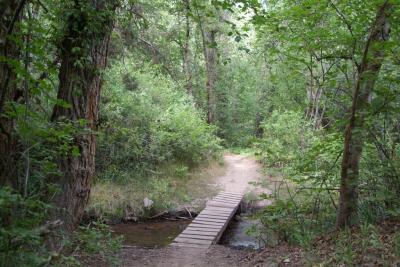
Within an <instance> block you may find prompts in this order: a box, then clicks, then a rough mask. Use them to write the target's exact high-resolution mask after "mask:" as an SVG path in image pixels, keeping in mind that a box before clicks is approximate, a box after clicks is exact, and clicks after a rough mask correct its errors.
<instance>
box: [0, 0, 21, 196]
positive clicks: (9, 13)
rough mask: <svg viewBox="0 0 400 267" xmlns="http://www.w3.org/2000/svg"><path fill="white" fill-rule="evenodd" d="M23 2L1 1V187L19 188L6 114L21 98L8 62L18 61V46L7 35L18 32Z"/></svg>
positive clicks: (10, 125) (15, 142) (14, 143)
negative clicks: (11, 104) (11, 105)
mask: <svg viewBox="0 0 400 267" xmlns="http://www.w3.org/2000/svg"><path fill="white" fill-rule="evenodd" d="M25 3H26V1H24V0H20V1H18V0H8V1H0V56H1V58H0V186H4V185H8V186H11V187H13V188H14V189H19V187H20V183H19V182H18V174H17V164H18V159H19V155H20V154H19V153H18V138H17V136H16V134H15V131H14V120H13V118H10V117H8V116H7V115H6V113H7V110H8V109H9V108H10V106H9V104H10V103H11V102H12V101H17V100H18V98H19V96H21V94H20V91H19V90H17V84H16V76H17V75H16V73H15V71H14V69H13V67H12V65H11V64H10V62H12V61H15V60H19V56H20V47H19V46H18V44H17V43H16V42H14V41H13V40H12V39H11V38H10V36H11V35H12V34H14V33H15V32H17V31H18V30H19V29H18V27H19V23H20V22H21V19H22V10H23V8H24V5H25Z"/></svg>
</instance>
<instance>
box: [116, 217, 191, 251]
mask: <svg viewBox="0 0 400 267" xmlns="http://www.w3.org/2000/svg"><path fill="white" fill-rule="evenodd" d="M189 223H190V221H189V220H178V221H158V222H145V223H135V224H116V225H113V226H112V227H111V229H112V230H113V232H114V233H113V234H114V235H115V236H119V235H123V236H124V241H123V244H124V245H129V246H138V247H148V248H156V247H164V246H167V245H168V244H170V243H171V242H172V241H173V240H174V238H175V237H177V236H178V235H179V234H180V233H181V232H182V231H183V230H184V229H185V228H186V226H187V225H188V224H189Z"/></svg>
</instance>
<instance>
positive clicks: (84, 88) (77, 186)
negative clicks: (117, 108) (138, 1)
mask: <svg viewBox="0 0 400 267" xmlns="http://www.w3.org/2000/svg"><path fill="white" fill-rule="evenodd" d="M116 2H117V1H116V0H97V1H96V0H91V1H89V3H88V1H87V0H75V1H74V5H73V7H72V8H71V9H72V10H69V11H70V12H68V13H69V14H71V15H70V16H69V17H68V18H67V27H66V29H65V32H64V35H63V39H62V43H61V47H60V59H61V67H60V72H59V88H58V96H57V97H58V99H62V100H64V101H66V102H68V103H69V104H70V105H71V107H70V108H65V107H62V106H55V107H54V110H53V114H52V120H53V121H55V122H57V121H67V122H72V124H73V125H74V126H76V127H79V125H80V121H82V120H84V121H85V122H86V126H85V128H86V129H82V132H80V133H78V134H77V135H76V136H74V141H73V144H74V145H75V146H76V147H77V148H78V149H79V155H74V154H73V153H72V152H71V153H69V154H68V155H67V156H65V157H64V158H61V159H60V160H59V163H58V164H59V169H60V171H61V172H62V173H63V176H62V177H61V178H60V180H59V181H58V182H57V183H58V184H59V186H60V192H58V194H57V195H56V197H55V204H56V205H57V207H58V208H59V210H58V212H57V214H56V217H57V218H58V219H61V220H62V221H63V222H64V228H65V230H67V231H69V230H72V229H74V227H75V226H76V225H77V224H78V223H79V221H80V220H81V218H82V215H83V212H84V208H85V206H86V204H87V202H88V200H89V194H90V189H91V184H92V180H93V176H94V170H95V162H94V160H95V150H96V134H95V132H94V131H95V130H96V124H97V120H98V113H99V102H100V90H101V84H102V82H101V75H100V73H101V70H102V69H104V68H105V66H106V60H107V50H108V43H109V39H110V34H111V30H112V26H113V12H114V10H115V8H116ZM91 16H96V17H95V18H94V17H91ZM85 18H86V19H85Z"/></svg>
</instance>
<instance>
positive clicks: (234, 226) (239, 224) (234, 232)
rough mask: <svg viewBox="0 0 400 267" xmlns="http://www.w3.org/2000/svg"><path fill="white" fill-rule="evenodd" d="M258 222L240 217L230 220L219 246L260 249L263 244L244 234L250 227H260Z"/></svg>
mask: <svg viewBox="0 0 400 267" xmlns="http://www.w3.org/2000/svg"><path fill="white" fill-rule="evenodd" d="M260 225H261V223H260V221H259V220H253V219H250V218H247V217H240V219H239V220H232V221H231V223H230V224H229V226H228V228H227V229H226V231H225V233H224V235H223V236H222V238H221V241H220V244H222V245H225V246H229V247H233V248H238V249H260V248H262V247H263V245H264V243H263V242H262V241H261V240H259V239H258V238H256V237H252V236H249V235H248V234H247V233H246V232H247V230H248V229H249V228H251V227H256V228H258V227H260Z"/></svg>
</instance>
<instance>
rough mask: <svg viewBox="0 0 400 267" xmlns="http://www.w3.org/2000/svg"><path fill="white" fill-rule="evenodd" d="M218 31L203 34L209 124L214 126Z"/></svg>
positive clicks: (206, 31) (208, 31)
mask: <svg viewBox="0 0 400 267" xmlns="http://www.w3.org/2000/svg"><path fill="white" fill-rule="evenodd" d="M216 33H217V31H216V30H202V34H203V52H204V59H205V62H206V74H207V80H206V90H207V122H208V124H212V123H213V122H214V117H215V114H214V113H215V95H214V94H215V92H214V88H215V82H216V79H217V73H216V72H217V70H216V67H217V66H216V65H217V51H216V42H215V35H216Z"/></svg>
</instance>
